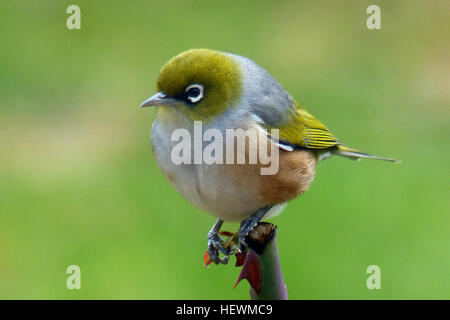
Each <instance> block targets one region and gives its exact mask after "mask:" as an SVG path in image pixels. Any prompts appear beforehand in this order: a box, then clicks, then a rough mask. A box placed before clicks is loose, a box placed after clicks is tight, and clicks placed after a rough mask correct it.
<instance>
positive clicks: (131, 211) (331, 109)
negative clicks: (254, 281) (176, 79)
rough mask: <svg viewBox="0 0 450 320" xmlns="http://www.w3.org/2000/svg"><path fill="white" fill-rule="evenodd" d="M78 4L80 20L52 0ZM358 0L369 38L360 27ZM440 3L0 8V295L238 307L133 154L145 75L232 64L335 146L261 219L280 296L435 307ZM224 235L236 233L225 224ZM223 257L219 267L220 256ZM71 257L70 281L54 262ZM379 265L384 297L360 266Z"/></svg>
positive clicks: (447, 228)
mask: <svg viewBox="0 0 450 320" xmlns="http://www.w3.org/2000/svg"><path fill="white" fill-rule="evenodd" d="M70 4H78V5H79V6H80V8H81V30H68V29H67V28H66V19H67V17H68V14H66V8H67V6H68V5H70ZM370 4H378V5H379V6H380V7H381V26H382V29H381V30H374V31H370V30H368V29H367V28H366V19H367V17H368V14H367V13H366V8H367V6H368V5H370ZM449 12H450V5H449V2H448V1H425V0H423V1H331V0H330V1H127V2H126V1H39V2H38V1H12V0H7V1H1V2H0V137H1V143H0V298H7V299H12V298H19V299H23V298H31V299H37V298H40V299H96V298H97V299H110V298H111V299H118V298H125V299H247V298H248V288H249V287H248V284H247V283H244V282H243V283H241V284H240V285H239V286H238V287H237V288H236V289H235V290H234V291H233V290H232V287H233V284H234V282H235V280H236V279H237V276H238V273H239V269H238V268H235V267H233V265H228V266H215V265H213V266H211V267H210V268H209V269H206V268H205V267H204V266H203V264H202V258H203V253H204V251H205V249H206V235H207V232H208V231H209V229H210V227H211V225H212V224H213V222H214V218H213V217H212V216H210V215H207V214H204V213H202V212H200V211H199V210H197V209H195V208H194V207H193V206H192V205H191V204H189V203H188V202H186V201H185V200H184V199H183V198H181V196H180V195H179V194H177V192H176V191H175V190H173V189H172V188H171V187H170V186H169V184H168V182H167V181H166V180H165V179H164V177H163V175H162V174H161V173H160V171H159V169H158V168H157V165H156V163H155V160H154V157H153V155H152V153H151V148H150V141H149V135H150V129H151V124H152V121H153V119H154V116H155V110H149V109H140V108H138V105H139V104H140V103H141V102H142V101H143V100H144V99H146V98H147V97H149V96H150V95H152V94H153V93H154V92H155V91H154V90H155V89H154V88H155V82H156V79H157V76H158V72H159V69H160V68H161V66H162V65H163V64H164V63H165V62H166V61H168V60H169V59H170V58H171V57H172V56H174V55H176V54H178V53H179V52H181V51H184V50H187V49H189V48H196V47H207V48H212V49H217V50H221V51H227V52H233V53H236V54H240V55H243V56H247V57H250V58H252V59H253V60H255V61H256V62H257V63H258V64H260V65H261V66H263V67H264V68H266V69H267V70H268V71H269V72H270V73H271V74H272V75H273V76H274V77H275V78H276V79H278V80H279V81H280V83H281V84H282V85H283V86H284V87H285V88H286V89H287V90H288V91H289V92H290V93H291V94H292V96H293V97H294V98H295V99H296V100H297V101H298V102H299V103H301V104H302V105H303V106H305V107H306V108H307V109H308V110H309V111H310V112H311V113H312V114H314V115H315V116H316V117H317V118H319V119H320V120H321V121H322V122H324V123H325V124H326V125H327V126H328V127H329V128H330V129H331V131H332V132H333V133H334V134H335V135H336V136H337V137H338V138H339V139H340V140H341V141H342V142H344V143H345V144H347V145H349V146H351V147H354V148H359V149H361V150H363V151H367V152H371V153H374V154H379V155H384V156H389V157H395V158H398V159H401V160H402V161H403V163H402V164H400V165H395V164H391V163H385V162H378V161H369V160H366V161H361V162H353V161H349V160H347V159H343V158H338V157H334V158H332V159H329V160H326V161H324V162H322V163H320V164H319V167H318V172H317V175H316V178H315V181H314V183H313V185H312V187H311V189H310V190H309V191H308V192H307V193H306V194H305V195H304V196H302V197H301V198H299V199H296V200H294V201H292V202H291V203H290V204H289V205H288V207H287V209H286V210H285V212H284V213H283V214H282V215H281V216H279V217H277V218H275V219H274V220H273V222H274V223H275V224H276V225H277V226H278V231H279V234H278V244H279V250H280V259H281V263H282V267H283V272H284V276H285V280H286V283H287V287H288V291H289V296H290V298H292V299H354V298H356V299H404V298H406V299H411V298H414V299H416V298H426V299H431V298H438V299H448V298H450V275H449V271H450V215H449V204H450V203H449V183H448V179H449V165H448V159H449V150H450V149H449V134H450V132H449V118H450V117H449V116H450V114H449V106H450V82H449V81H450V64H449V63H448V62H449V52H450V50H449V49H450V41H449V30H450V22H449V21H450V19H449ZM224 229H227V230H231V231H235V230H236V229H237V225H235V224H226V225H225V228H224ZM233 262H234V258H233ZM72 264H76V265H79V266H80V267H81V277H82V278H81V281H82V284H81V285H82V289H81V290H68V289H67V288H66V278H67V277H68V274H66V268H67V267H68V266H69V265H72ZM369 265H378V266H380V268H381V272H382V279H381V286H382V289H381V290H369V289H367V287H366V279H367V277H368V276H369V275H368V274H366V268H367V267H368V266H369Z"/></svg>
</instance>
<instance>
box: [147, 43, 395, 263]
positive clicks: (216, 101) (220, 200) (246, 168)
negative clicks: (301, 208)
mask: <svg viewBox="0 0 450 320" xmlns="http://www.w3.org/2000/svg"><path fill="white" fill-rule="evenodd" d="M156 87H157V93H156V94H155V95H153V96H152V97H150V98H149V99H147V100H146V101H145V102H144V103H142V105H141V106H142V107H149V106H155V107H158V112H157V115H156V119H155V121H154V123H153V126H152V133H151V141H152V149H153V153H154V155H155V158H156V161H157V163H158V165H159V167H160V169H161V170H162V172H163V174H164V175H165V177H166V178H167V179H168V180H169V182H170V183H171V185H172V186H173V187H174V188H175V189H176V190H177V191H178V192H179V193H181V195H183V196H184V197H185V198H186V199H187V200H188V201H190V202H191V203H192V204H194V205H195V206H196V207H198V208H199V209H200V210H203V211H206V212H208V213H210V214H212V215H214V216H215V217H217V218H218V220H217V222H216V223H215V224H214V225H213V227H212V228H211V230H210V232H209V233H208V249H207V250H208V251H207V252H208V254H209V257H210V259H211V260H212V261H213V262H214V263H216V264H218V263H222V264H226V263H227V262H228V258H229V256H230V255H231V254H233V253H234V252H235V250H236V247H235V246H231V247H230V246H224V241H223V240H222V239H221V237H220V236H219V231H220V228H221V226H222V224H223V222H224V221H234V222H241V224H240V228H239V231H238V239H239V250H244V249H245V245H246V244H245V237H246V235H247V234H248V233H249V232H250V231H251V230H252V229H253V228H254V227H255V226H256V224H257V223H258V222H259V221H260V220H261V219H263V218H266V219H267V218H270V217H273V216H274V215H276V214H278V213H280V212H281V210H282V209H283V208H284V207H285V205H286V203H287V202H288V201H290V200H292V199H294V198H296V197H298V196H299V195H301V194H303V193H304V192H305V191H307V190H308V188H309V187H310V185H311V182H312V180H313V178H314V174H315V171H316V166H317V163H318V162H319V161H321V160H323V159H326V158H328V157H330V156H332V155H338V156H344V157H347V158H350V159H354V160H359V159H361V158H369V159H378V160H386V161H392V162H397V161H396V160H395V159H389V158H383V157H378V156H373V155H370V154H367V153H363V152H360V151H358V150H355V149H351V148H348V147H345V146H344V145H342V144H341V143H340V142H339V141H338V140H337V139H336V137H335V136H334V135H333V134H332V133H331V132H330V131H329V130H328V129H327V127H325V125H323V124H322V123H321V122H320V121H319V120H317V119H316V118H315V117H314V116H312V115H311V114H310V113H308V112H307V111H306V110H305V109H304V108H303V107H302V106H301V105H300V104H298V103H297V102H295V100H294V99H293V98H292V97H291V96H290V95H289V93H288V92H287V91H286V90H285V89H284V88H283V87H282V86H281V85H280V84H279V83H278V82H277V81H276V80H275V79H274V78H273V77H272V76H271V75H270V74H269V73H268V72H267V71H266V70H264V69H263V68H262V67H260V66H259V65H257V64H256V63H255V62H253V61H252V60H250V59H248V58H245V57H242V56H238V55H235V54H230V53H225V52H219V51H215V50H210V49H191V50H188V51H185V52H183V53H181V54H179V55H177V56H176V57H174V58H172V59H171V60H170V61H169V62H168V63H167V64H166V65H164V66H163V68H162V69H161V71H160V74H159V78H158V81H157V85H156ZM198 121H201V122H202V125H203V126H202V130H203V131H205V130H207V129H211V128H214V129H217V130H219V131H220V132H222V133H225V131H226V130H227V129H246V130H248V129H255V130H258V132H263V133H265V135H263V137H264V139H267V143H268V145H269V146H270V149H271V150H272V151H273V150H276V151H277V152H279V168H278V171H277V172H276V174H272V175H262V174H261V172H260V169H261V167H262V166H263V164H262V163H261V162H257V163H255V164H249V163H248V162H247V163H244V164H228V163H226V164H206V163H182V164H175V163H174V162H173V159H172V158H171V155H172V149H173V147H174V145H175V144H176V143H177V142H176V141H173V139H172V133H173V132H174V130H176V129H180V128H182V129H185V130H187V132H189V133H193V131H194V124H195V122H198ZM271 129H278V139H276V140H275V139H272V137H271V136H270V134H268V132H269V130H271ZM244 141H246V140H244ZM224 143H225V142H224ZM245 143H246V144H247V147H248V148H258V146H259V144H251V145H250V144H249V143H248V142H245ZM227 148H229V147H228V145H227V146H226V147H225V152H228V151H230V150H229V149H227ZM233 148H234V147H233ZM194 151H195V150H193V149H192V152H194ZM233 151H234V150H233ZM246 157H247V158H248V152H247V153H246Z"/></svg>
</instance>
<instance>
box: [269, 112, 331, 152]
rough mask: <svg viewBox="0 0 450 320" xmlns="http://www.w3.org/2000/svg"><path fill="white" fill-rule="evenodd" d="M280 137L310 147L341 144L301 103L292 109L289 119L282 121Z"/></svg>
mask: <svg viewBox="0 0 450 320" xmlns="http://www.w3.org/2000/svg"><path fill="white" fill-rule="evenodd" d="M273 129H278V130H279V139H280V141H284V142H285V143H288V144H291V145H294V146H299V147H303V148H308V149H327V148H330V147H333V146H336V145H338V144H339V142H338V140H337V139H336V137H335V136H334V135H333V134H332V133H331V132H330V131H329V130H328V128H327V127H325V125H324V124H323V123H322V122H320V121H319V120H317V119H316V118H314V116H312V115H311V114H310V113H309V112H308V111H306V110H305V109H304V108H302V107H301V106H300V105H298V104H297V105H296V107H295V108H292V109H291V114H290V116H289V117H288V119H285V121H283V122H282V123H280V125H279V127H278V128H273Z"/></svg>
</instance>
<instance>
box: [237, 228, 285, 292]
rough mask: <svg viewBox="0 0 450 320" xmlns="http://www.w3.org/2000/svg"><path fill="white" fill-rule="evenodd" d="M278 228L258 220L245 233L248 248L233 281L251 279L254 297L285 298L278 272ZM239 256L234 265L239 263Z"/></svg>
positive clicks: (283, 285)
mask: <svg viewBox="0 0 450 320" xmlns="http://www.w3.org/2000/svg"><path fill="white" fill-rule="evenodd" d="M276 235H277V228H276V227H275V226H274V225H273V224H271V223H267V222H260V223H258V225H257V226H256V227H255V228H254V229H253V230H252V231H251V232H250V233H249V234H248V235H247V237H246V238H245V241H246V243H247V245H248V251H247V253H246V254H245V260H244V262H243V267H242V270H241V273H240V274H239V277H238V280H237V282H236V284H235V287H236V285H237V284H238V283H239V282H240V281H241V280H242V279H247V280H248V282H249V283H250V287H251V288H250V297H251V298H252V299H253V300H287V298H288V295H287V289H286V285H285V283H284V279H283V274H282V272H281V266H280V259H279V257H278V247H277V242H276ZM242 259H244V257H241V259H239V258H238V261H237V265H242V263H240V262H239V260H242Z"/></svg>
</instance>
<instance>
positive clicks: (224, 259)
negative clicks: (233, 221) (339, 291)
mask: <svg viewBox="0 0 450 320" xmlns="http://www.w3.org/2000/svg"><path fill="white" fill-rule="evenodd" d="M222 224H223V221H221V220H218V221H217V222H216V224H215V225H214V226H213V227H212V229H211V231H210V232H209V233H208V250H207V251H206V253H205V257H204V263H205V265H206V266H208V265H209V264H211V262H214V263H215V264H227V263H228V260H229V259H230V255H232V254H234V253H235V252H236V244H235V242H236V241H235V239H237V235H236V234H234V233H231V232H226V231H225V232H219V229H220V227H221V226H222ZM221 235H222V236H226V237H228V238H227V239H223V238H222V237H221ZM221 255H222V256H221Z"/></svg>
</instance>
